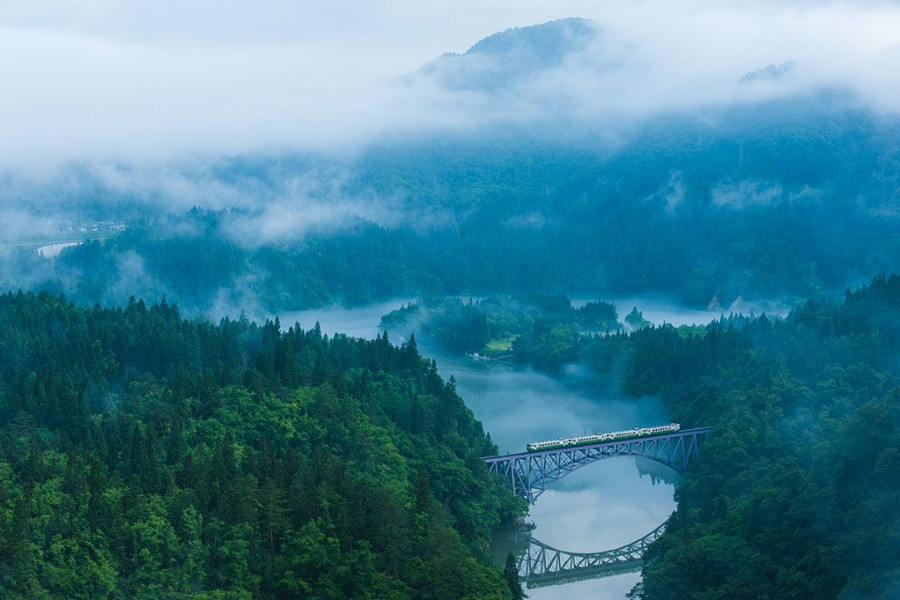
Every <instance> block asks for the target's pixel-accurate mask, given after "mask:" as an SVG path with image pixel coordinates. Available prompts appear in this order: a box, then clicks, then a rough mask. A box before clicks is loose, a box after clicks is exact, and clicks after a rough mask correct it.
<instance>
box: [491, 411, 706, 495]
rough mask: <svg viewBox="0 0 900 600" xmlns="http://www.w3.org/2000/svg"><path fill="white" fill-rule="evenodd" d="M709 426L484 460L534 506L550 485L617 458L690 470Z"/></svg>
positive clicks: (681, 470)
mask: <svg viewBox="0 0 900 600" xmlns="http://www.w3.org/2000/svg"><path fill="white" fill-rule="evenodd" d="M710 431H711V429H710V428H709V427H698V428H695V429H684V430H680V431H676V432H673V433H664V434H661V435H654V436H647V437H641V438H634V439H630V440H621V441H613V442H599V443H596V444H586V445H583V446H571V447H567V448H556V449H553V450H544V451H542V452H520V453H518V454H504V455H500V456H487V457H485V458H484V460H485V462H487V464H488V469H489V470H490V472H491V473H494V474H496V475H498V476H502V477H504V478H505V479H506V480H507V481H509V485H510V488H511V489H512V491H513V493H514V494H517V495H518V496H521V497H522V498H525V500H527V501H528V503H529V504H534V503H535V501H536V500H537V498H538V496H540V495H541V494H543V493H544V492H545V491H547V489H548V488H550V486H552V485H553V484H554V483H556V482H557V481H559V480H560V479H562V478H563V477H565V476H566V475H569V474H571V473H572V472H574V471H576V470H578V469H580V468H581V467H584V466H587V465H589V464H591V463H594V462H597V461H598V460H603V459H605V458H613V457H615V456H642V457H644V458H649V459H651V460H655V461H657V462H661V463H662V464H664V465H667V466H669V467H671V468H673V469H674V470H676V471H678V472H679V473H684V472H685V471H687V468H688V465H689V464H690V462H691V461H692V460H693V459H694V458H696V457H697V454H698V452H699V450H700V444H702V443H703V442H705V441H706V440H708V439H709V433H710Z"/></svg>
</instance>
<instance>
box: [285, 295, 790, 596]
mask: <svg viewBox="0 0 900 600" xmlns="http://www.w3.org/2000/svg"><path fill="white" fill-rule="evenodd" d="M615 301H616V304H617V306H618V309H619V313H620V318H622V317H624V315H625V314H627V313H628V312H630V310H631V307H632V306H637V307H638V310H641V311H643V313H644V317H645V318H646V319H649V320H650V321H653V322H655V323H661V322H667V323H672V324H675V325H681V324H696V323H707V322H709V321H712V320H713V319H716V318H718V317H719V316H720V314H722V311H713V310H710V311H693V310H681V309H679V308H678V307H677V306H675V305H674V304H672V303H668V304H667V303H666V302H665V301H664V300H660V299H641V298H627V299H615ZM407 302H409V300H406V299H401V300H396V301H391V302H385V303H379V304H374V305H369V306H365V307H361V308H351V309H343V308H336V307H332V308H325V309H319V310H312V311H301V312H292V313H284V314H282V315H279V317H280V319H281V323H282V325H283V326H284V327H287V326H290V325H293V324H294V323H295V322H299V324H300V326H301V327H303V328H304V329H309V328H311V327H312V326H313V325H314V324H315V323H316V322H317V321H318V322H319V324H320V327H321V328H322V331H323V332H324V333H327V334H329V335H333V334H334V333H346V334H348V335H351V336H358V337H364V338H373V337H374V336H375V335H377V334H378V333H379V329H378V325H379V323H380V320H381V316H382V315H384V314H386V313H388V312H390V311H391V310H393V309H395V308H398V307H399V306H401V305H402V304H405V303H407ZM757 312H761V311H757ZM769 312H778V311H773V310H771V309H770V310H769ZM409 333H410V331H393V330H392V331H389V336H390V338H391V340H392V341H393V342H394V343H398V342H400V341H401V340H403V339H406V338H408V336H409ZM416 339H417V343H418V346H419V350H420V351H421V353H422V354H423V355H426V356H430V357H433V358H435V359H437V363H438V370H439V371H440V373H441V375H442V376H443V377H445V378H449V377H450V376H451V375H453V376H454V377H455V378H456V383H457V392H458V393H459V394H460V396H462V398H463V399H464V400H465V401H466V403H467V404H468V406H469V407H470V408H471V409H472V411H473V412H474V413H475V416H476V417H477V418H478V419H479V420H480V421H481V422H482V423H483V424H484V428H485V430H486V431H488V432H490V434H491V437H492V438H493V440H494V442H495V443H496V444H497V445H498V446H499V448H500V452H502V453H506V452H520V451H522V450H524V449H525V444H526V443H528V442H531V441H539V440H546V439H553V438H558V437H568V436H571V435H581V434H586V433H595V432H602V431H613V430H617V429H624V428H631V427H637V426H643V425H658V424H662V423H668V422H669V420H668V417H667V416H666V415H665V413H664V412H663V410H662V407H661V405H660V403H659V401H658V400H656V399H654V398H645V399H641V400H637V401H635V400H632V399H623V398H610V397H598V396H595V395H592V393H591V392H590V391H584V390H579V389H575V388H572V387H567V386H566V384H565V383H564V382H562V381H559V380H556V379H552V378H550V377H547V376H546V375H543V374H541V373H537V372H534V371H532V370H529V369H521V368H516V367H513V366H511V365H508V364H505V363H499V362H489V363H484V362H476V361H473V360H471V359H468V358H466V357H461V356H452V355H447V354H445V353H442V352H440V351H438V350H437V349H436V348H435V347H434V346H433V345H431V344H429V340H428V339H427V338H425V337H424V336H422V335H421V334H418V333H417V335H416ZM673 493H674V487H673V486H672V485H670V484H665V483H655V484H654V483H653V482H652V481H651V478H650V477H648V476H641V473H640V471H639V470H638V467H637V465H636V463H635V460H634V459H631V458H615V459H610V460H606V461H601V462H599V463H595V464H593V465H590V466H588V467H585V468H584V469H581V470H579V471H577V472H576V473H574V474H573V475H571V476H569V477H567V478H565V479H563V480H562V481H561V482H560V483H558V484H557V486H556V487H555V488H554V489H551V490H549V491H547V492H545V493H544V494H542V495H541V497H540V498H539V499H538V501H537V503H536V504H535V505H534V506H533V507H532V508H531V511H530V517H529V520H530V521H531V522H533V523H534V524H535V529H534V531H533V533H532V535H533V536H534V537H536V538H537V539H539V540H541V541H542V542H544V543H546V544H549V545H551V546H554V547H556V548H559V549H562V550H570V551H574V552H596V551H601V550H609V549H612V548H616V547H619V546H622V545H624V544H627V543H629V542H632V541H634V540H636V539H638V538H640V537H642V536H643V535H645V534H647V533H649V532H650V531H652V530H653V529H654V528H655V527H656V526H657V525H659V524H660V523H662V522H663V521H665V520H666V519H667V518H668V517H669V515H670V514H671V513H672V511H673V510H674V509H675V501H674V498H673ZM639 580H640V575H639V574H637V573H635V574H628V575H619V576H616V577H609V578H606V579H599V580H592V581H583V582H578V583H571V584H566V585H563V586H558V587H550V588H541V589H532V590H527V593H528V597H529V598H532V599H533V600H556V599H560V600H561V599H565V600H572V599H575V598H597V599H599V600H607V599H609V600H613V599H615V600H621V599H622V598H624V597H625V594H626V593H627V592H628V591H629V590H630V589H631V587H632V586H633V585H634V584H635V583H637V582H638V581H639Z"/></svg>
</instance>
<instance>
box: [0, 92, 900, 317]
mask: <svg viewBox="0 0 900 600" xmlns="http://www.w3.org/2000/svg"><path fill="white" fill-rule="evenodd" d="M592 127H593V128H584V127H577V128H576V127H573V126H572V125H571V124H569V126H568V127H567V126H566V125H565V124H551V123H547V124H544V125H543V126H539V125H534V126H532V127H526V128H520V127H515V126H500V125H495V126H492V127H489V128H486V129H484V130H483V131H480V132H479V133H477V134H474V133H473V134H457V135H449V134H448V135H443V136H429V135H425V134H422V135H418V136H412V135H411V136H407V137H402V136H398V137H397V138H393V139H390V140H385V141H383V142H380V143H377V144H372V145H370V146H368V147H366V148H363V149H360V150H359V151H358V153H356V154H354V155H353V156H350V157H322V156H318V157H316V156H307V155H302V154H300V155H295V154H284V155H254V154H247V155H241V156H235V157H228V158H222V159H220V160H217V161H213V162H211V163H208V164H201V165H199V166H197V165H189V166H184V165H182V166H173V167H171V169H169V170H166V171H165V172H164V173H163V175H164V176H165V177H166V178H171V179H172V180H173V183H172V184H171V185H170V188H171V189H175V190H178V189H180V188H187V189H188V190H189V191H190V192H191V193H189V194H187V197H186V198H181V197H174V196H173V194H174V192H172V191H171V190H170V189H165V190H164V189H158V188H156V187H153V186H152V185H148V184H147V183H146V180H147V179H150V180H152V179H153V177H155V176H157V175H154V174H152V173H151V174H147V175H142V174H141V173H140V172H137V173H136V172H134V171H133V170H132V169H131V168H129V167H127V166H120V167H118V168H112V169H111V171H112V175H110V173H109V172H105V171H104V172H100V173H98V172H96V171H91V170H89V169H77V168H72V169H71V170H65V171H63V172H62V173H61V175H60V179H59V180H58V181H51V182H50V183H49V184H48V186H47V187H46V188H45V189H33V188H29V187H27V186H24V184H23V185H20V186H18V187H17V186H13V185H11V184H10V185H9V186H6V187H2V186H0V196H2V197H3V198H5V199H6V200H7V201H9V202H13V203H17V204H20V205H22V206H23V207H24V208H23V210H26V211H34V212H36V213H38V214H42V215H43V214H46V213H47V212H48V211H49V212H50V213H51V214H52V212H53V210H54V206H53V205H52V204H51V205H50V206H47V204H46V201H43V202H42V201H41V200H40V198H42V197H44V196H47V195H52V196H54V197H59V198H61V199H63V200H64V202H65V204H66V206H67V207H69V208H67V210H71V211H74V212H76V213H79V214H81V215H84V216H85V218H87V217H88V216H91V215H93V216H94V217H93V218H96V219H101V218H104V219H112V220H115V221H117V222H120V223H121V224H122V226H123V227H125V231H124V232H123V233H121V234H119V235H117V236H112V237H107V238H106V239H105V240H104V241H94V242H91V243H88V244H85V245H82V246H78V247H72V248H67V249H65V250H63V251H62V253H61V255H60V256H59V258H56V259H48V258H44V257H42V256H40V255H38V254H36V253H35V252H34V250H33V247H32V246H18V247H16V248H4V249H0V283H6V284H7V285H8V286H12V287H15V286H21V287H33V286H38V287H41V288H45V289H50V290H53V291H54V293H58V292H65V293H66V294H67V296H68V297H70V298H72V299H73V300H76V301H78V302H80V303H89V304H93V303H94V302H101V303H103V304H104V305H106V304H116V303H118V304H121V303H124V302H126V301H127V299H128V297H129V296H130V295H132V294H134V295H140V296H141V297H144V298H148V299H155V300H157V301H158V300H160V299H162V298H163V297H166V298H168V299H169V300H170V301H176V302H178V303H179V305H180V306H182V307H183V308H185V309H186V310H190V311H191V312H192V313H193V312H198V311H199V312H207V313H208V312H213V313H216V314H226V313H227V314H240V311H241V310H244V311H247V312H248V313H250V314H259V315H266V314H272V312H277V311H284V310H296V309H301V308H308V307H315V306H322V305H325V304H329V303H335V302H337V303H345V304H361V303H367V302H372V301H375V300H384V299H388V298H394V297H398V296H411V295H420V294H426V295H446V294H477V295H486V294H499V293H503V294H509V293H543V294H547V293H560V292H567V291H568V292H570V293H575V292H578V293H587V292H590V293H597V294H632V293H664V294H667V295H669V296H672V297H675V298H677V299H678V300H680V301H682V302H683V303H685V304H687V305H691V306H707V305H712V306H721V307H723V308H725V309H727V308H728V307H729V306H730V305H731V303H732V302H733V301H734V300H735V299H737V298H739V297H740V298H743V299H744V300H760V299H762V300H773V301H777V300H783V301H788V302H793V301H795V300H797V299H802V298H809V297H817V298H818V297H823V296H826V295H829V294H833V293H838V294H839V293H840V291H841V290H843V289H844V288H845V287H846V286H847V285H857V284H859V283H861V282H863V281H866V280H868V279H869V278H871V277H872V276H873V275H874V274H876V273H879V272H896V271H897V270H898V269H900V263H898V258H897V257H898V256H900V237H898V231H900V227H898V217H897V215H898V214H900V213H898V206H900V197H898V189H900V182H898V178H897V172H898V164H900V163H898V160H900V159H898V157H900V125H898V122H897V120H896V119H895V118H892V117H889V116H884V115H881V114H878V113H876V112H873V111H871V110H867V109H865V108H862V107H860V106H859V104H858V103H857V102H856V100H855V99H854V98H853V97H852V96H848V95H847V94H842V93H839V92H834V91H821V92H817V93H809V94H804V95H799V96H794V97H789V98H783V99H779V100H771V101H768V102H761V103H757V104H749V105H733V106H724V107H710V108H707V109H703V110H699V109H698V110H696V111H683V112H675V113H668V114H664V115H659V116H655V117H653V118H646V119H644V120H643V121H641V122H635V123H632V124H631V125H629V126H628V127H625V126H624V125H623V126H622V127H619V128H612V127H608V128H604V127H603V126H602V124H597V125H595V126H592ZM610 137H611V138H613V139H610ZM110 177H112V178H113V180H112V182H110ZM120 179H121V180H124V181H125V182H126V184H123V183H122V182H120V181H119V180H120ZM114 183H115V184H116V185H113V184H114ZM186 203H187V206H191V204H195V205H197V206H199V207H201V208H197V209H194V210H185V209H184V208H180V209H179V208H178V207H179V206H184V204H186ZM161 209H163V210H161ZM12 234H16V235H19V234H20V232H18V231H14V232H12V233H9V234H8V235H12ZM2 241H6V242H10V241H11V240H0V242H2ZM31 241H34V240H31Z"/></svg>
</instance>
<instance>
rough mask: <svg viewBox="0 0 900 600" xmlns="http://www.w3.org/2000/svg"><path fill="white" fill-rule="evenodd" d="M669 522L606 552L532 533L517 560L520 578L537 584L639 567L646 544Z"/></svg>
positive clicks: (579, 578)
mask: <svg viewBox="0 0 900 600" xmlns="http://www.w3.org/2000/svg"><path fill="white" fill-rule="evenodd" d="M667 524H668V521H665V522H663V524H662V525H660V526H658V527H657V528H656V529H654V530H653V531H651V532H650V533H648V534H647V535H645V536H643V537H641V538H638V539H637V540H635V541H633V542H631V543H630V544H625V545H624V546H620V547H619V548H614V549H612V550H604V551H603V552H568V551H566V550H559V549H558V548H554V547H553V546H550V545H548V544H545V543H543V542H541V541H540V540H537V539H535V538H533V537H530V535H529V539H528V547H527V548H526V549H525V550H524V552H523V553H522V554H521V555H519V556H518V559H517V563H516V564H517V566H518V569H519V580H520V581H522V582H524V583H525V585H526V586H527V587H528V588H536V587H546V586H552V585H562V584H564V583H571V582H573V581H583V580H585V579H599V578H602V577H612V576H614V575H621V574H623V573H634V572H637V571H640V570H641V567H642V566H643V557H644V553H645V552H646V550H647V547H648V546H649V545H650V544H651V543H652V542H654V541H656V540H657V539H658V538H659V536H661V535H662V534H663V531H665V529H666V525H667Z"/></svg>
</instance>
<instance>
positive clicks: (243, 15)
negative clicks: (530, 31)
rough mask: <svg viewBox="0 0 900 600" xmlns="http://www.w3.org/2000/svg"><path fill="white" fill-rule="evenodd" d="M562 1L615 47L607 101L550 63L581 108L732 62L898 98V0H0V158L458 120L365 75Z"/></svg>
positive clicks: (874, 97) (660, 92)
mask: <svg viewBox="0 0 900 600" xmlns="http://www.w3.org/2000/svg"><path fill="white" fill-rule="evenodd" d="M569 16H580V17H586V18H591V19H594V20H595V21H596V22H597V23H599V24H600V25H601V26H602V27H603V28H604V31H605V32H606V35H607V36H608V37H607V39H608V40H614V42H615V43H614V46H615V48H616V49H617V50H616V51H618V52H621V53H623V55H625V56H627V64H626V65H625V68H623V69H622V70H621V72H619V73H617V74H616V76H615V78H614V79H612V78H611V79H609V80H607V81H605V82H604V85H606V86H610V85H613V84H614V85H615V86H616V87H615V89H616V90H617V92H621V93H617V94H616V97H617V98H618V102H614V101H612V100H609V101H608V102H607V104H602V103H601V104H598V105H596V106H594V105H593V104H592V100H591V99H592V98H597V97H598V95H600V94H599V92H601V91H603V92H604V93H603V94H602V95H603V96H605V97H609V96H611V95H612V94H610V93H609V89H608V87H607V88H602V89H601V88H600V87H597V86H599V84H596V82H593V83H592V82H591V81H585V77H584V73H583V72H580V71H562V72H560V73H556V74H555V75H554V77H555V79H554V83H553V89H554V90H559V89H562V90H568V91H569V92H571V93H572V94H573V98H575V99H576V100H575V102H576V103H582V104H583V105H584V106H583V107H582V108H584V109H585V110H587V111H589V112H590V111H592V110H601V109H602V110H607V111H616V110H623V109H624V107H626V106H627V107H630V108H632V109H633V110H649V111H652V110H659V109H661V108H665V106H666V105H671V106H674V107H676V108H677V107H680V106H684V105H691V104H694V103H702V102H708V101H715V100H716V99H717V96H721V97H722V98H724V99H728V98H729V97H731V96H729V94H733V93H734V92H733V90H731V88H729V87H728V86H731V85H733V84H734V83H735V82H736V80H737V79H738V78H739V77H740V76H741V75H742V74H743V73H746V72H748V71H751V70H754V69H758V68H761V67H764V66H765V65H767V64H770V63H774V64H778V63H782V62H785V61H797V64H798V73H799V75H797V76H796V78H797V81H796V82H795V84H796V85H816V84H823V83H826V84H831V83H840V84H842V85H847V86H850V87H852V88H854V89H856V90H857V91H859V92H860V93H861V94H862V95H863V96H864V97H865V98H866V99H868V100H870V101H871V102H873V103H874V104H875V105H877V106H878V107H880V108H882V109H885V110H897V109H898V108H900V87H898V83H897V80H900V77H898V75H900V45H898V44H900V7H898V5H897V4H896V3H874V2H867V3H852V2H843V3H830V4H829V3H822V2H786V1H785V2H774V1H772V2H769V1H762V2H731V3H727V2H722V1H716V2H690V1H671V0H669V1H666V2H646V1H645V2H641V1H639V0H638V1H634V0H630V1H627V2H626V1H615V0H613V1H606V2H596V0H591V1H584V0H557V1H555V2H552V3H551V2H547V1H546V0H541V1H537V0H496V1H486V0H454V2H446V1H428V0H423V1H418V2H410V1H408V0H404V1H400V0H330V1H328V2H319V1H316V2H313V1H305V0H301V1H296V0H293V1H292V0H254V1H253V2H249V1H245V0H216V1H215V2H212V1H209V0H194V1H192V2H184V1H183V0H178V1H176V0H154V1H152V2H150V1H132V2H122V1H121V0H0V57H2V58H0V140H2V142H0V165H2V167H4V168H5V169H9V168H17V167H20V166H28V165H33V164H38V163H41V164H42V163H52V162H56V161H62V160H72V159H78V160H83V159H111V158H126V159H128V158H145V157H149V158H159V157H168V156H171V155H173V154H181V153H191V152H202V153H212V154H214V155H215V154H225V153H234V152H242V151H249V150H254V149H258V148H279V147H283V146H299V147H306V146H316V145H323V144H338V145H340V144H348V143H351V144H352V143H354V142H357V141H360V140H364V139H366V138H367V136H370V135H372V134H373V133H375V132H378V131H381V130H382V129H383V128H392V127H395V126H400V125H404V126H410V127H415V126H417V124H421V123H428V122H432V121H435V120H440V119H441V118H444V117H446V118H448V120H450V121H452V119H457V120H466V119H468V118H469V117H471V116H472V114H471V113H470V112H466V111H471V110H473V108H472V106H468V105H467V106H465V107H463V108H462V109H460V111H457V112H456V113H455V114H449V113H453V111H449V113H448V111H447V110H446V108H447V107H446V105H441V103H440V102H439V101H438V100H439V99H438V98H436V97H435V95H434V91H433V90H432V91H431V92H430V93H417V94H413V95H411V96H407V97H398V96H397V94H396V93H395V92H387V91H386V89H385V86H384V85H378V83H377V82H383V81H385V80H391V79H393V78H395V77H397V76H399V75H402V74H405V73H408V72H411V71H414V70H415V69H417V68H418V67H419V66H421V65H422V64H423V63H425V62H427V61H429V60H431V59H433V58H435V57H437V56H439V55H440V54H442V53H444V52H464V51H465V50H466V49H467V48H468V47H469V46H471V45H472V44H473V43H475V42H476V41H478V40H479V39H481V38H483V37H485V36H487V35H490V34H491V33H494V32H497V31H501V30H504V29H507V28H510V27H518V26H525V25H531V24H536V23H542V22H545V21H548V20H552V19H557V18H562V17H569ZM604 48H605V49H606V50H608V49H609V48H610V45H609V44H606V45H605V46H604ZM373 83H375V84H376V85H374V86H373ZM594 84H596V85H594ZM592 86H593V87H592ZM535 93H536V94H539V93H541V91H540V90H536V91H535ZM436 106H437V107H438V108H435V107H436ZM475 106H478V105H475ZM516 109H517V110H518V108H516Z"/></svg>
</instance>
